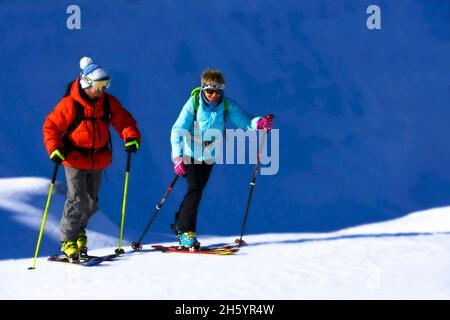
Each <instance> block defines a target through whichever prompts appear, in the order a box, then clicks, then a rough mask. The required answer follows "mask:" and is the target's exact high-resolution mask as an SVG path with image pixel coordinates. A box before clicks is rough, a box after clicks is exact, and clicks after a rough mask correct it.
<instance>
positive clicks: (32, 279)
mask: <svg viewBox="0 0 450 320" xmlns="http://www.w3.org/2000/svg"><path fill="white" fill-rule="evenodd" d="M245 239H246V240H247V242H248V244H249V245H248V246H246V247H244V248H242V249H241V250H240V252H239V253H238V254H236V255H235V256H225V257H221V256H201V255H195V256H194V255H182V254H168V253H161V252H156V251H153V250H152V249H151V247H150V246H149V245H148V244H147V245H145V246H144V250H143V251H142V252H139V253H130V254H127V255H125V256H123V257H121V258H120V259H119V260H118V261H113V262H104V263H103V264H101V265H99V266H97V267H91V268H87V267H79V266H70V265H62V264H58V263H52V262H48V261H46V259H45V258H39V259H38V261H37V269H35V270H27V268H28V267H29V266H31V264H32V259H31V258H27V259H17V260H3V261H0V270H2V272H1V273H0V299H67V298H70V299H125V300H126V299H176V300H177V299H186V297H187V296H186V290H189V295H188V298H189V299H194V300H195V299H449V298H450V282H449V281H448V270H449V268H450V256H449V254H448V252H449V251H450V207H446V208H440V209H433V210H428V211H422V212H417V213H413V214H411V215H408V216H406V217H403V218H401V219H398V220H393V221H390V222H384V223H377V224H371V225H365V226H360V227H356V228H351V229H346V230H342V231H339V232H335V233H324V234H301V233H292V234H261V235H251V236H247V237H245ZM201 240H202V242H203V244H204V245H213V244H221V243H229V242H232V241H233V240H234V238H232V237H202V238H201ZM113 249H114V247H110V248H103V249H97V250H93V251H92V253H95V254H99V255H100V254H108V253H111V252H112V251H113ZM118 279H120V281H117V280H118ZM11 288H13V290H11Z"/></svg>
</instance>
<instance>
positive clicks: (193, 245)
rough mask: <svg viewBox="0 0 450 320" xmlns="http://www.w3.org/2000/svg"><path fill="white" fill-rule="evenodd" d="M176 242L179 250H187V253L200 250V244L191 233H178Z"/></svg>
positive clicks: (193, 233)
mask: <svg viewBox="0 0 450 320" xmlns="http://www.w3.org/2000/svg"><path fill="white" fill-rule="evenodd" d="M178 241H179V247H180V248H181V249H188V250H189V251H195V250H199V249H200V242H198V240H197V235H196V234H195V232H193V231H188V232H181V233H179V235H178Z"/></svg>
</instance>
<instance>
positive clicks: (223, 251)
mask: <svg viewBox="0 0 450 320" xmlns="http://www.w3.org/2000/svg"><path fill="white" fill-rule="evenodd" d="M152 248H154V249H156V250H159V251H162V252H174V253H187V254H214V255H219V256H227V255H232V254H235V253H236V252H238V251H239V249H238V248H234V247H233V246H223V247H215V248H208V247H205V248H200V249H197V250H192V251H191V250H189V249H182V248H180V247H177V246H170V247H168V246H162V245H153V246H152Z"/></svg>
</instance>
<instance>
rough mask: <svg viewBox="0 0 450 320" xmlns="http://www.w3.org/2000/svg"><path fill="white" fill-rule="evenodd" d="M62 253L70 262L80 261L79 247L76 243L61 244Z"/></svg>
mask: <svg viewBox="0 0 450 320" xmlns="http://www.w3.org/2000/svg"><path fill="white" fill-rule="evenodd" d="M61 252H62V253H64V254H65V255H66V257H67V258H68V259H69V261H75V260H78V259H79V252H78V247H77V243H76V242H75V241H63V242H61Z"/></svg>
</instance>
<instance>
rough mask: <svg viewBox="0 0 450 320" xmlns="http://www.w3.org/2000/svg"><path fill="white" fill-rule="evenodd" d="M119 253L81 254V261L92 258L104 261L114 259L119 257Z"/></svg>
mask: <svg viewBox="0 0 450 320" xmlns="http://www.w3.org/2000/svg"><path fill="white" fill-rule="evenodd" d="M119 256H120V255H119V254H116V253H113V254H108V255H106V256H91V255H89V254H81V255H80V260H81V261H92V260H95V261H97V260H102V261H113V260H114V259H115V258H117V257H119Z"/></svg>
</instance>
